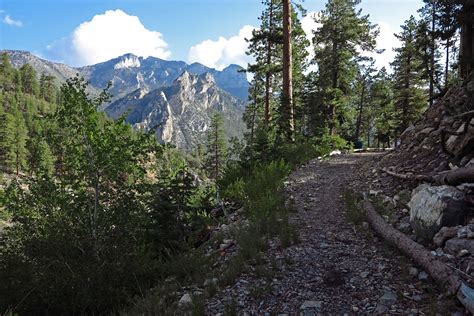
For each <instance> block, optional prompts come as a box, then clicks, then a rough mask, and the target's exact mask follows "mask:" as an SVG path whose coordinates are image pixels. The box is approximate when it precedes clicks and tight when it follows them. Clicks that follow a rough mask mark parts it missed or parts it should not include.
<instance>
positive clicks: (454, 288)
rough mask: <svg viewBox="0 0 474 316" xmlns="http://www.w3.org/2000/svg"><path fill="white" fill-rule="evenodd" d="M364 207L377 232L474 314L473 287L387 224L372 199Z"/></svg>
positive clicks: (365, 202)
mask: <svg viewBox="0 0 474 316" xmlns="http://www.w3.org/2000/svg"><path fill="white" fill-rule="evenodd" d="M363 207H364V209H365V211H366V212H367V219H368V221H369V223H370V225H371V226H372V228H373V229H374V230H375V232H377V233H378V234H379V235H380V236H382V237H383V238H384V239H385V240H386V241H388V242H389V243H391V244H393V245H394V246H396V247H397V248H398V249H399V250H400V251H401V252H403V253H404V254H405V255H407V256H408V257H410V258H411V259H413V260H414V261H415V262H416V263H417V264H418V265H420V266H421V267H423V269H425V270H426V271H427V272H428V274H429V275H430V276H431V277H432V278H433V279H434V280H435V281H436V282H437V283H438V284H440V285H441V286H444V287H446V288H447V290H448V291H449V292H450V293H451V294H453V295H456V297H457V298H458V299H459V301H460V302H461V303H462V304H463V305H464V306H465V307H466V308H467V309H468V310H469V311H470V312H471V313H473V314H474V290H473V289H471V288H470V287H469V286H468V285H466V284H465V283H464V282H463V280H462V279H461V278H460V277H459V276H458V275H456V274H455V273H453V272H452V270H451V269H450V268H449V267H448V266H446V265H445V264H444V263H443V262H441V261H439V260H437V259H436V258H435V257H434V256H433V255H432V254H431V253H430V252H429V251H428V250H426V249H425V248H424V247H423V246H422V245H420V244H418V243H417V242H415V241H413V240H411V239H410V238H408V237H407V236H406V235H405V234H403V233H401V232H400V231H398V230H397V229H395V228H393V227H392V226H390V225H389V224H387V223H386V222H385V220H384V219H383V218H382V216H380V215H379V214H378V213H377V212H376V211H375V209H374V207H373V205H372V203H370V201H368V200H364V201H363Z"/></svg>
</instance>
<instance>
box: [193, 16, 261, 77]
mask: <svg viewBox="0 0 474 316" xmlns="http://www.w3.org/2000/svg"><path fill="white" fill-rule="evenodd" d="M254 29H255V28H254V27H253V26H251V25H245V26H243V27H242V28H241V29H240V31H239V34H238V35H236V36H232V37H230V38H224V37H222V36H221V37H219V39H218V40H216V41H214V40H210V39H208V40H205V41H203V42H201V43H199V44H197V45H195V46H192V47H191V48H190V49H189V53H188V61H189V62H190V63H192V62H199V63H201V64H203V65H205V66H208V67H211V68H216V69H218V70H222V69H224V68H225V67H227V66H228V65H230V64H237V65H240V66H242V67H246V66H247V63H249V62H251V61H252V58H251V57H250V56H247V55H246V54H245V52H246V51H247V48H248V43H247V42H246V41H245V39H246V38H247V39H249V38H251V37H252V31H253V30H254Z"/></svg>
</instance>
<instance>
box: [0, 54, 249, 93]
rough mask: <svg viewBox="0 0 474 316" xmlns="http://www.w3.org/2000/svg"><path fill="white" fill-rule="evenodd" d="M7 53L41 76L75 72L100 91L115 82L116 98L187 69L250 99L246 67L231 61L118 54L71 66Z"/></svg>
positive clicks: (163, 82)
mask: <svg viewBox="0 0 474 316" xmlns="http://www.w3.org/2000/svg"><path fill="white" fill-rule="evenodd" d="M0 52H1V53H4V52H6V53H7V54H8V55H9V56H10V59H11V62H12V64H13V65H14V67H16V68H20V67H21V66H23V65H24V64H25V63H29V64H30V65H31V66H33V68H35V70H36V71H37V73H38V75H41V74H42V73H43V72H45V73H47V74H50V75H53V76H54V77H55V78H58V80H59V83H60V84H61V83H63V82H65V81H66V79H68V78H70V77H73V76H75V75H76V73H79V75H81V76H83V77H84V78H85V79H87V80H88V81H89V82H90V84H91V85H92V87H93V88H94V89H95V90H97V91H100V90H102V89H104V88H106V87H107V85H108V83H109V81H111V82H112V87H111V88H110V91H109V92H110V93H111V94H112V96H113V100H117V99H119V98H121V97H123V96H125V95H127V94H129V93H131V92H133V91H135V90H136V89H138V88H140V87H142V86H145V85H146V86H148V88H149V89H150V90H153V89H156V88H159V87H163V86H168V85H170V84H171V83H172V82H173V81H174V80H175V79H176V78H178V77H179V76H180V75H181V74H182V73H183V71H184V70H188V71H190V72H192V73H196V74H197V75H200V74H202V73H205V72H210V73H212V74H213V76H214V77H215V79H216V82H217V84H218V85H219V86H220V87H221V88H222V89H223V90H225V91H227V92H229V93H230V94H232V95H234V96H236V97H238V98H240V99H241V100H243V101H247V98H248V88H249V82H248V81H247V78H246V75H245V73H244V72H242V71H243V68H242V67H240V66H238V65H235V64H231V65H229V66H227V67H226V68H224V69H223V70H221V71H220V70H217V69H214V68H210V67H207V66H205V65H203V64H200V63H197V62H194V63H191V64H187V63H186V62H184V61H179V60H164V59H160V58H157V57H153V56H148V57H146V58H144V57H141V56H137V55H134V54H132V53H127V54H124V55H121V56H117V57H115V58H112V59H110V60H108V61H104V62H101V63H97V64H93V65H87V66H82V67H72V66H69V65H67V64H64V63H57V62H53V61H49V60H46V59H44V58H41V57H38V56H36V55H35V54H33V53H32V52H29V51H23V50H1V51H0Z"/></svg>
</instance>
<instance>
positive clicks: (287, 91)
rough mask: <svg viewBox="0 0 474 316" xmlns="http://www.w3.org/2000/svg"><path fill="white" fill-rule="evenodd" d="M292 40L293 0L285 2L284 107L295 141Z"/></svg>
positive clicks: (291, 135) (292, 138) (290, 134)
mask: <svg viewBox="0 0 474 316" xmlns="http://www.w3.org/2000/svg"><path fill="white" fill-rule="evenodd" d="M291 38H292V29H291V0H283V107H285V108H286V111H287V112H288V115H289V117H288V120H289V138H290V140H291V141H295V118H294V108H293V61H292V47H291Z"/></svg>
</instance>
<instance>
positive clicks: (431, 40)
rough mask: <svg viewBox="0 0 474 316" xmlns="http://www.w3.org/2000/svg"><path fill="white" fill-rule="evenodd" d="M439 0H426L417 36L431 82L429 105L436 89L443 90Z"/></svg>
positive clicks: (426, 74) (423, 69) (425, 72)
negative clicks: (438, 12)
mask: <svg viewBox="0 0 474 316" xmlns="http://www.w3.org/2000/svg"><path fill="white" fill-rule="evenodd" d="M438 6H439V4H438V1H436V0H425V6H424V7H423V8H422V9H420V13H421V17H422V19H421V20H420V21H419V23H418V30H417V33H418V34H417V36H416V42H417V47H418V50H419V53H420V56H421V60H422V61H423V62H422V68H421V70H422V72H423V74H424V76H425V77H426V78H427V80H428V83H429V90H428V91H429V105H430V106H432V105H433V101H434V95H435V89H436V88H437V89H438V91H439V90H441V84H440V81H441V66H440V63H439V60H440V57H441V55H440V53H439V45H438V42H437V35H436V34H437V32H436V30H437V26H438V24H439V22H438V14H437V11H438Z"/></svg>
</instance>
